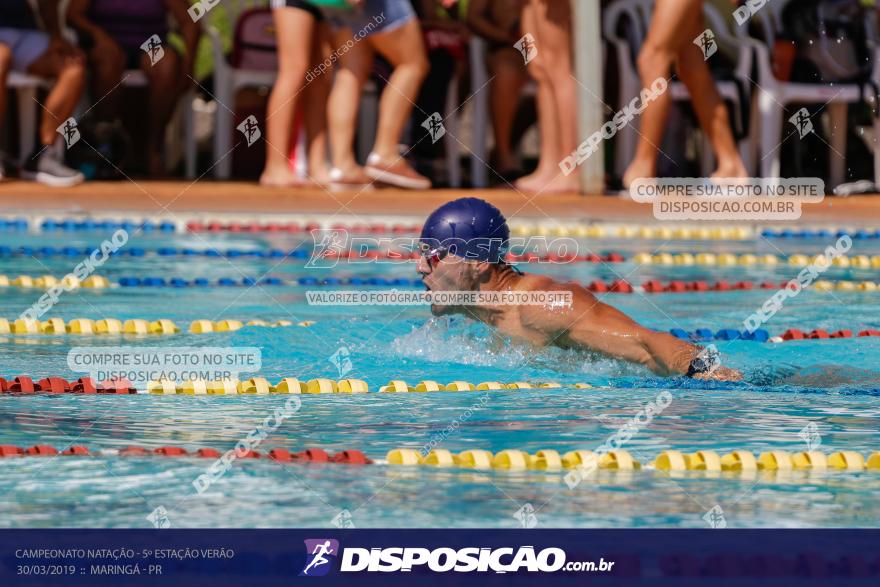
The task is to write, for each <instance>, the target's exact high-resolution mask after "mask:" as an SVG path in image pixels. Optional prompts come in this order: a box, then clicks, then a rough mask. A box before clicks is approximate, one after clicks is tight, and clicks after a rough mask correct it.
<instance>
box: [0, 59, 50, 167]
mask: <svg viewBox="0 0 880 587" xmlns="http://www.w3.org/2000/svg"><path fill="white" fill-rule="evenodd" d="M7 82H8V83H7V88H9V89H14V90H15V94H16V101H17V103H18V153H19V160H20V162H21V163H22V164H24V161H25V159H27V158H28V157H30V155H31V153H33V151H34V146H35V144H36V143H35V136H36V133H37V125H38V124H39V120H40V117H39V105H38V104H37V101H36V98H37V92H38V91H39V90H40V89H42V88H48V87H49V81H48V80H45V79H43V78H41V77H36V76H33V75H27V74H24V73H19V72H17V71H13V72H11V73H10V74H9V78H7ZM0 91H5V90H4V89H2V88H0Z"/></svg>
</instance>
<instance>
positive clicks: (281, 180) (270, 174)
mask: <svg viewBox="0 0 880 587" xmlns="http://www.w3.org/2000/svg"><path fill="white" fill-rule="evenodd" d="M260 185H261V186H263V187H272V188H289V187H302V186H305V185H307V182H305V181H303V180H302V179H300V178H299V177H298V176H297V175H296V174H295V173H293V172H292V171H290V170H289V169H282V170H274V169H269V168H268V167H267V168H266V169H265V170H263V173H262V174H261V175H260Z"/></svg>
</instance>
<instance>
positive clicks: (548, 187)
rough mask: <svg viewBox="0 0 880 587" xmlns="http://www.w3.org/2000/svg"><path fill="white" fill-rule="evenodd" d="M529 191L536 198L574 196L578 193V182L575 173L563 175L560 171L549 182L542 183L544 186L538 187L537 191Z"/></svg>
mask: <svg viewBox="0 0 880 587" xmlns="http://www.w3.org/2000/svg"><path fill="white" fill-rule="evenodd" d="M531 191H532V193H534V194H535V195H538V196H558V195H561V194H576V193H578V191H580V181H579V180H578V176H577V174H576V173H572V174H570V175H565V174H564V173H562V172H561V171H560V172H559V173H557V174H556V176H555V177H553V178H551V179H550V181H548V182H546V183H544V185H542V186H540V187H538V189H536V190H531Z"/></svg>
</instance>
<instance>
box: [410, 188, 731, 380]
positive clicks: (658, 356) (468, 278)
mask: <svg viewBox="0 0 880 587" xmlns="http://www.w3.org/2000/svg"><path fill="white" fill-rule="evenodd" d="M509 238H510V231H509V230H508V228H507V221H506V220H505V218H504V216H503V215H502V214H501V212H500V211H499V210H498V209H497V208H496V207H495V206H493V205H491V204H489V203H488V202H485V201H483V200H480V199H477V198H461V199H459V200H454V201H452V202H449V203H447V204H444V205H443V206H441V207H440V208H438V209H437V210H435V211H434V212H433V213H432V214H431V215H430V216H429V217H428V219H427V220H426V221H425V225H424V227H423V228H422V235H421V237H420V239H419V246H420V248H421V253H422V256H421V258H420V259H419V264H418V272H419V273H420V274H421V276H422V282H423V283H424V284H425V287H426V288H427V289H428V291H431V292H452V291H466V292H487V293H491V292H499V293H503V292H509V295H528V292H540V291H544V292H565V293H570V294H571V303H570V304H565V305H559V304H544V305H527V304H516V305H514V304H509V305H504V304H500V303H499V304H495V303H492V302H491V301H490V302H488V303H486V304H484V305H439V304H434V305H432V306H431V312H432V313H433V314H434V315H435V316H442V315H448V314H464V315H466V316H468V317H470V318H472V319H474V320H478V321H480V322H483V323H485V324H487V325H489V326H491V327H493V328H495V329H496V330H498V331H499V332H501V333H503V334H505V335H508V336H511V337H514V338H519V339H524V340H526V341H529V342H531V343H532V344H534V345H537V346H549V345H553V346H557V347H561V348H577V349H585V350H589V351H594V352H598V353H601V354H603V355H606V356H608V357H612V358H615V359H622V360H625V361H630V362H633V363H639V364H641V365H645V366H646V367H648V368H649V369H651V371H653V372H654V373H657V374H658V375H662V376H670V375H687V376H688V377H693V378H694V379H706V380H719V381H739V380H740V379H742V374H741V373H740V372H739V371H736V370H734V369H730V368H727V367H723V366H721V365H720V360H719V359H718V356H717V353H711V352H707V349H703V348H702V347H699V346H696V345H693V344H690V343H687V342H684V341H682V340H679V339H678V338H676V337H674V336H672V335H671V334H667V333H664V332H657V331H654V330H650V329H648V328H645V327H643V326H641V325H639V324H638V323H636V322H635V321H634V320H632V319H631V318H629V317H628V316H627V315H626V314H624V313H623V312H621V311H620V310H617V309H615V308H613V307H611V306H609V305H607V304H604V303H602V302H600V301H599V300H597V299H596V297H595V296H594V295H593V294H592V293H590V292H589V291H588V290H587V289H586V288H584V287H583V286H582V285H580V284H578V283H574V282H565V283H563V282H559V281H556V280H554V279H551V278H549V277H546V276H541V275H531V274H524V273H522V272H520V271H518V270H516V269H515V268H514V267H512V266H510V265H508V264H507V263H506V262H505V261H504V256H505V253H506V247H507V245H508V240H509Z"/></svg>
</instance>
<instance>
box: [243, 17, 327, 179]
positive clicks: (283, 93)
mask: <svg viewBox="0 0 880 587" xmlns="http://www.w3.org/2000/svg"><path fill="white" fill-rule="evenodd" d="M272 20H273V22H274V24H275V37H276V42H277V44H278V78H277V79H276V80H275V85H274V86H273V87H272V93H271V94H270V95H269V103H268V110H267V115H266V167H265V168H264V169H263V174H262V175H261V176H260V184H262V185H268V186H289V185H295V184H299V183H302V182H301V181H300V180H299V178H297V177H296V174H295V173H294V172H293V171H292V170H291V169H290V163H289V159H288V158H289V153H290V138H291V136H290V135H291V129H292V128H293V120H294V115H295V113H296V105H297V100H298V99H299V94H300V92H303V91H304V83H305V77H306V70H307V69H308V67H309V56H310V51H311V50H310V48H311V46H312V40H313V36H314V34H315V17H314V16H313V15H312V14H310V13H309V12H307V11H305V10H300V9H299V8H288V7H284V8H276V9H274V10H273V11H272ZM325 75H329V74H325ZM313 116H314V115H313V114H312V113H311V111H310V112H309V116H306V120H307V121H308V120H310V119H311V118H312V117H313ZM309 155H310V156H311V153H310V154H309Z"/></svg>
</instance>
